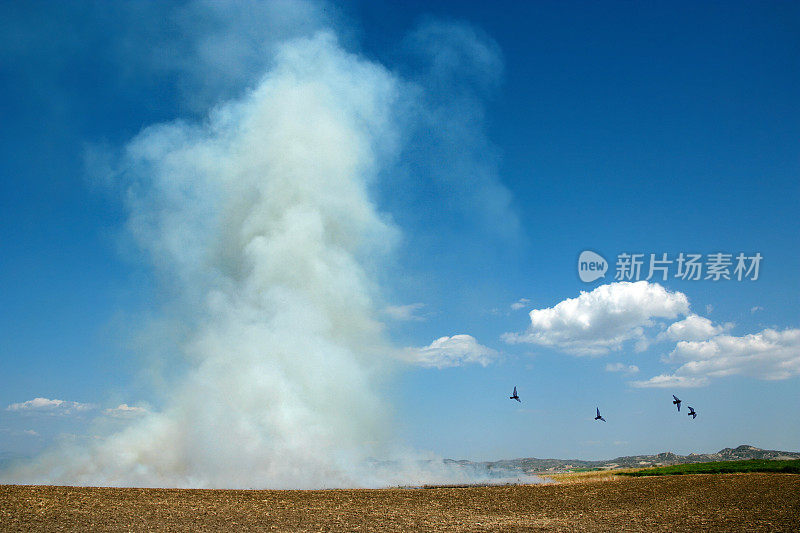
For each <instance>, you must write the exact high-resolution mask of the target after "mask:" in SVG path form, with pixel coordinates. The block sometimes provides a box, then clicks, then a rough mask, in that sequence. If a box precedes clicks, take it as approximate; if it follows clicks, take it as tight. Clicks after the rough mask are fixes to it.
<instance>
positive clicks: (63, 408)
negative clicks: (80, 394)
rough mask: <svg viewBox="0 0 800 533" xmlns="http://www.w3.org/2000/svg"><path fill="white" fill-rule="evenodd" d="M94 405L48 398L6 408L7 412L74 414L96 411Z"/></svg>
mask: <svg viewBox="0 0 800 533" xmlns="http://www.w3.org/2000/svg"><path fill="white" fill-rule="evenodd" d="M94 407H95V406H94V405H92V404H88V403H79V402H68V401H65V400H50V399H48V398H34V399H33V400H28V401H26V402H21V403H12V404H11V405H9V406H8V407H6V411H27V412H44V413H51V414H64V415H66V414H72V413H74V412H76V411H88V410H90V409H94Z"/></svg>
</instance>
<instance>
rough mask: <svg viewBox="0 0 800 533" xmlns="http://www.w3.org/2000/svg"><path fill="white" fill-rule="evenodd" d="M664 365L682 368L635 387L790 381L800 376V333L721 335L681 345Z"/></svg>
mask: <svg viewBox="0 0 800 533" xmlns="http://www.w3.org/2000/svg"><path fill="white" fill-rule="evenodd" d="M664 361H665V362H667V363H679V364H681V366H680V367H679V368H678V369H677V370H676V371H675V372H674V373H673V374H662V375H660V376H655V377H653V378H650V379H649V380H647V381H634V382H633V383H632V384H633V386H635V387H699V386H703V385H707V384H708V383H709V380H710V378H719V377H725V376H733V375H741V376H748V377H753V378H757V379H765V380H780V379H788V378H791V377H794V376H798V375H800V329H785V330H783V331H777V330H774V329H765V330H763V331H761V332H759V333H754V334H750V335H744V336H741V337H735V336H732V335H717V336H715V337H712V338H710V339H707V340H702V341H680V342H678V344H677V346H676V347H675V349H674V350H673V351H672V352H671V353H670V354H669V355H668V356H667V357H666V358H665V359H664Z"/></svg>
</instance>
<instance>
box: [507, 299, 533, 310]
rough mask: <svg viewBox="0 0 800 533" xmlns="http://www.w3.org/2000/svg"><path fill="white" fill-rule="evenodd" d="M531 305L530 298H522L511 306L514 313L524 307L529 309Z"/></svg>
mask: <svg viewBox="0 0 800 533" xmlns="http://www.w3.org/2000/svg"><path fill="white" fill-rule="evenodd" d="M529 303H531V301H530V300H529V299H528V298H520V299H519V300H517V301H516V302H514V303H513V304H511V309H513V310H514V311H519V310H520V309H522V308H524V307H528V304H529Z"/></svg>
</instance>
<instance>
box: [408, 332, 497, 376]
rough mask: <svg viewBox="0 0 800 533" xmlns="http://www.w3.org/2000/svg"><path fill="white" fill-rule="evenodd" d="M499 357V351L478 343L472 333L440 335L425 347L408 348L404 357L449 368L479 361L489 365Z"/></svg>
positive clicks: (481, 363) (424, 364) (422, 363)
mask: <svg viewBox="0 0 800 533" xmlns="http://www.w3.org/2000/svg"><path fill="white" fill-rule="evenodd" d="M497 357H498V353H497V351H495V350H493V349H491V348H488V347H486V346H483V345H481V344H478V341H477V340H475V337H473V336H471V335H453V336H452V337H440V338H438V339H436V340H435V341H433V342H432V343H430V344H429V345H428V346H425V347H423V348H406V350H404V351H403V353H402V358H403V359H405V360H407V361H409V362H412V363H414V364H417V365H420V366H427V367H435V368H447V367H453V366H461V365H465V364H469V363H477V364H479V365H481V366H487V365H488V364H489V363H491V362H492V361H494V360H495V359H496V358H497Z"/></svg>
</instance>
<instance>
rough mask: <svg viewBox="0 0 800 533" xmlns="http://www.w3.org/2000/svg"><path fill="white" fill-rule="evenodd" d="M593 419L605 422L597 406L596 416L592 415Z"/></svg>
mask: <svg viewBox="0 0 800 533" xmlns="http://www.w3.org/2000/svg"><path fill="white" fill-rule="evenodd" d="M594 419H595V420H602V421H603V422H605V421H606V419H605V418H603V417H602V416H600V408H599V407H597V416H596V417H594Z"/></svg>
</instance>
